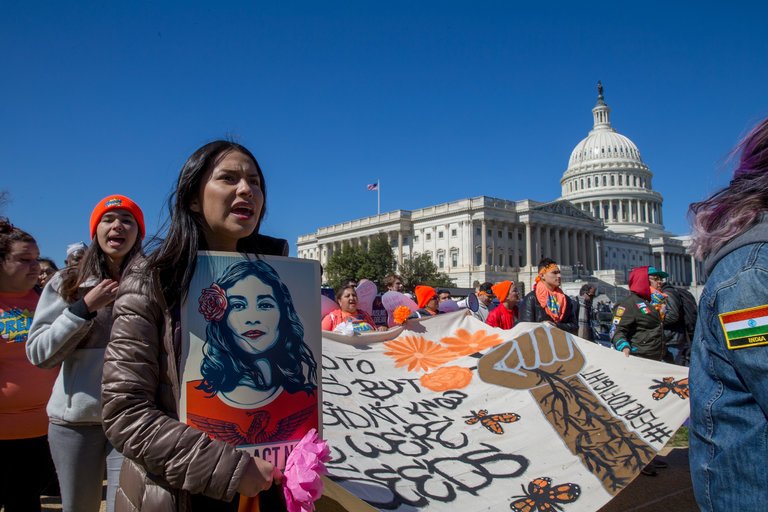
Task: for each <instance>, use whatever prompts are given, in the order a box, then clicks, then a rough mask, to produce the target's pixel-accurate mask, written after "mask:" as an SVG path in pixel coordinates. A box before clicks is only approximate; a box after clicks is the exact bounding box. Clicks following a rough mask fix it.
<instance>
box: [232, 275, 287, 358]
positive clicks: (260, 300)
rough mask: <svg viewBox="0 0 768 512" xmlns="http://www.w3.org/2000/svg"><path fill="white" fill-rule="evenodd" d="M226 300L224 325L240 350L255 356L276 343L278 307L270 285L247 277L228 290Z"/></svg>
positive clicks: (278, 318) (254, 277) (253, 277)
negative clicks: (227, 312) (226, 309)
mask: <svg viewBox="0 0 768 512" xmlns="http://www.w3.org/2000/svg"><path fill="white" fill-rule="evenodd" d="M227 302H228V303H229V314H228V315H227V327H229V329H230V330H231V331H232V335H233V339H234V340H235V343H236V344H237V346H238V347H240V349H242V350H243V351H244V352H245V353H247V354H251V355H258V354H260V353H262V352H264V351H266V350H268V349H270V348H272V347H273V346H274V345H275V344H276V343H277V339H278V326H279V324H280V307H279V305H278V304H277V300H276V299H275V293H274V290H273V289H272V287H271V286H269V285H267V284H265V283H264V282H263V281H262V280H261V279H259V278H258V277H256V276H248V277H246V278H245V279H242V280H240V281H238V282H236V283H235V284H234V285H233V286H232V287H231V288H230V289H229V290H227Z"/></svg>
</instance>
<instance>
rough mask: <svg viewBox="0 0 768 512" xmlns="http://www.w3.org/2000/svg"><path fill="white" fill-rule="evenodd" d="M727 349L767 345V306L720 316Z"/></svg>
mask: <svg viewBox="0 0 768 512" xmlns="http://www.w3.org/2000/svg"><path fill="white" fill-rule="evenodd" d="M720 324H721V325H722V326H723V333H724V334H725V343H726V345H727V346H728V348H729V349H731V350H735V349H737V348H746V347H759V346H762V345H768V304H766V305H764V306H758V307H756V308H748V309H740V310H738V311H730V312H728V313H723V314H721V315H720Z"/></svg>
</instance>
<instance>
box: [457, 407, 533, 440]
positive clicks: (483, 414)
mask: <svg viewBox="0 0 768 512" xmlns="http://www.w3.org/2000/svg"><path fill="white" fill-rule="evenodd" d="M469 412H471V413H472V414H470V415H469V416H464V418H469V419H468V420H467V421H465V423H466V424H467V425H474V424H475V423H477V422H478V421H479V422H480V424H481V425H482V426H484V427H485V428H487V429H488V430H490V431H491V432H493V433H494V434H499V435H501V434H503V433H504V429H503V428H502V427H501V423H514V422H516V421H517V420H519V419H520V415H519V414H515V413H513V412H504V413H501V414H488V409H480V410H479V411H477V412H475V411H469Z"/></svg>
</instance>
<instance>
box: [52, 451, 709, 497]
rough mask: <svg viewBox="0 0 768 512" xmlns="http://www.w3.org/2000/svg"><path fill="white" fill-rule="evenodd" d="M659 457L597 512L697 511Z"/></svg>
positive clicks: (673, 466) (686, 486) (686, 473)
mask: <svg viewBox="0 0 768 512" xmlns="http://www.w3.org/2000/svg"><path fill="white" fill-rule="evenodd" d="M662 453H663V454H665V457H666V460H667V462H668V463H669V468H667V469H660V470H659V475H658V476H644V475H639V476H638V477H637V478H635V479H634V480H633V481H632V483H631V484H629V486H627V488H626V489H624V490H623V491H621V492H620V493H619V494H618V495H617V496H616V497H615V498H613V500H611V502H610V503H608V504H607V505H606V506H604V507H603V508H601V509H600V511H599V512H656V511H658V510H670V511H673V512H695V511H697V510H698V507H697V506H696V501H695V500H694V498H693V490H692V488H691V472H690V470H689V469H688V448H672V449H665V450H662ZM326 508H328V507H326ZM328 509H329V510H331V509H332V510H343V509H342V508H336V509H334V508H333V507H330V508H328ZM43 510H61V505H60V504H59V501H58V498H44V502H43ZM105 510H106V504H105V503H103V502H102V506H101V511H102V512H104V511H105Z"/></svg>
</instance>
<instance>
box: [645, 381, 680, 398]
mask: <svg viewBox="0 0 768 512" xmlns="http://www.w3.org/2000/svg"><path fill="white" fill-rule="evenodd" d="M653 382H655V383H656V384H655V385H653V386H651V387H649V388H648V389H655V390H656V391H654V392H653V395H652V396H653V399H654V400H661V399H663V398H664V397H665V396H667V395H668V394H669V392H670V391H671V392H672V393H674V394H675V395H677V396H679V397H680V398H682V399H683V400H687V399H688V397H689V396H690V391H689V390H688V377H686V378H684V379H680V380H675V379H674V378H673V377H664V379H663V380H658V379H653Z"/></svg>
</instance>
